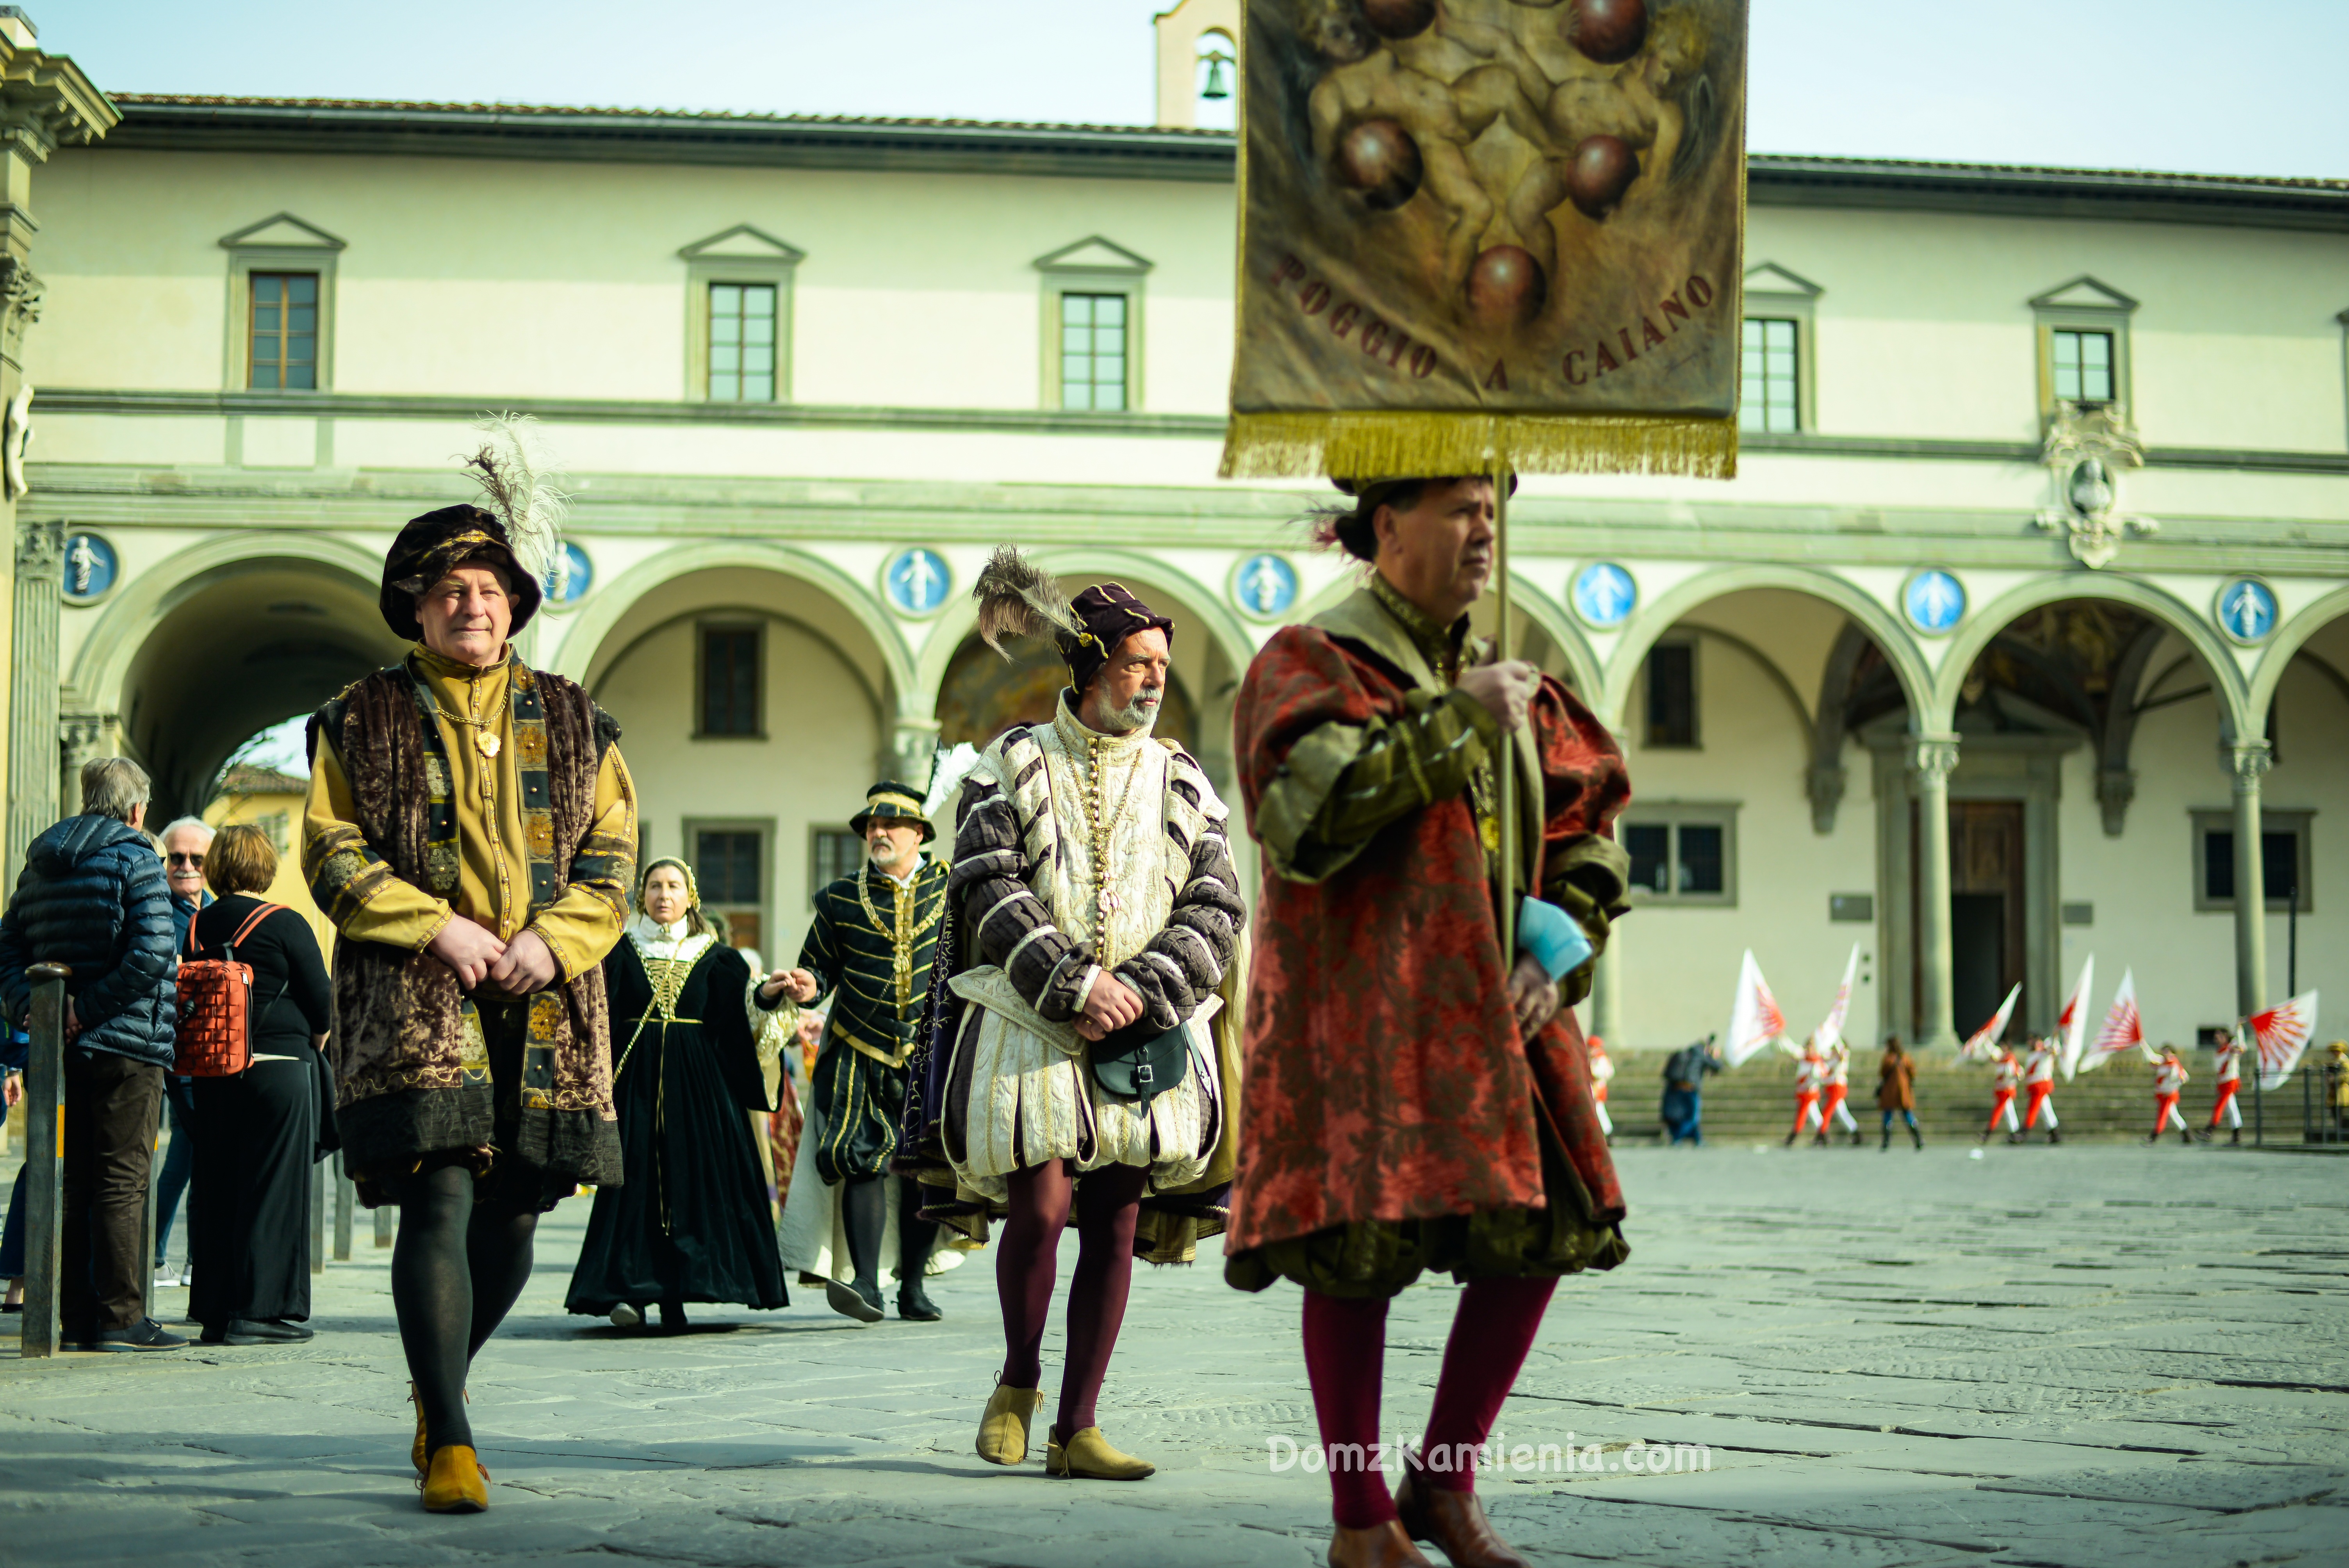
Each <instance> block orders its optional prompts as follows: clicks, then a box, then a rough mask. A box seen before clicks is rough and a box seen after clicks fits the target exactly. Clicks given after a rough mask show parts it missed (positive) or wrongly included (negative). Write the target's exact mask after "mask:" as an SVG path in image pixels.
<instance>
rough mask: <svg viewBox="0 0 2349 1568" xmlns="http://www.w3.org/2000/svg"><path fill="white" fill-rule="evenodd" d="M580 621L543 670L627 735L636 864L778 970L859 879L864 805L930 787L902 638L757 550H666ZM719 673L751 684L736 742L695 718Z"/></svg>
mask: <svg viewBox="0 0 2349 1568" xmlns="http://www.w3.org/2000/svg"><path fill="white" fill-rule="evenodd" d="M573 619H574V624H572V625H570V626H568V627H565V628H562V631H563V641H562V645H561V648H560V652H559V653H558V654H557V655H556V657H555V659H554V667H556V668H557V669H559V670H561V671H562V672H563V673H564V674H565V675H568V676H572V677H573V678H574V679H576V680H579V681H581V682H582V683H583V684H584V685H585V686H587V688H588V690H589V691H590V692H591V693H593V694H594V695H595V699H596V701H597V702H598V703H600V704H601V705H602V706H603V707H605V708H606V709H607V710H608V711H610V712H611V713H612V714H613V716H614V717H616V718H617V719H618V720H619V722H620V724H621V727H622V737H621V741H620V746H621V751H622V754H623V755H624V756H625V757H626V758H627V762H628V767H629V770H630V772H631V774H632V775H633V776H634V778H635V781H636V799H637V811H638V825H639V831H640V835H641V843H642V845H643V847H644V850H645V851H646V853H647V855H648V856H650V855H672V854H673V855H679V856H682V857H683V858H684V859H685V860H686V861H687V863H688V864H689V865H691V866H693V867H694V869H695V872H696V874H697V875H698V877H699V878H700V880H701V884H702V885H701V891H702V894H703V899H704V902H705V903H707V904H708V905H709V907H710V908H712V909H713V910H716V911H718V912H719V913H723V914H724V915H725V916H726V917H727V920H728V922H729V925H730V933H729V934H730V937H731V938H732V939H733V940H734V941H735V942H736V943H737V944H739V945H743V946H750V947H755V948H757V949H758V950H759V952H760V954H761V956H762V957H771V958H773V959H774V960H775V961H777V962H779V963H780V962H786V961H788V960H789V958H790V956H791V955H792V954H794V953H796V952H798V950H799V944H800V942H801V939H802V936H803V935H804V934H805V927H806V923H807V918H808V911H809V896H810V895H811V894H812V892H813V890H814V888H815V887H816V886H818V885H820V884H821V883H823V882H828V881H830V880H831V879H832V878H833V877H835V876H837V875H840V874H842V873H843V872H844V871H846V870H848V869H851V867H853V865H854V859H855V856H854V840H853V838H851V837H850V836H849V835H848V834H847V832H846V825H847V822H848V820H849V819H850V817H851V816H853V815H854V812H855V811H856V810H857V808H858V806H859V805H860V804H861V803H862V801H863V800H864V793H865V790H866V789H868V788H869V787H870V786H871V785H872V783H873V782H874V779H880V778H896V777H910V779H912V781H913V782H914V783H915V784H916V786H917V787H918V786H919V785H921V784H922V783H923V782H925V781H926V777H927V773H926V769H927V767H928V761H929V750H930V747H929V735H930V732H929V730H928V728H927V727H926V726H925V725H922V724H920V723H918V722H915V721H917V720H918V719H919V718H920V717H921V716H920V715H918V714H911V715H909V714H908V712H907V711H906V709H907V704H908V694H909V692H910V691H911V690H912V685H911V681H912V676H911V669H912V660H911V658H910V656H909V655H907V652H906V650H905V645H904V642H903V640H902V638H901V637H900V636H899V635H898V634H897V631H896V628H895V625H894V624H892V622H891V620H890V618H889V617H888V616H887V615H886V614H885V613H884V612H883V611H881V609H880V608H879V605H878V603H877V601H876V599H875V597H874V595H871V594H869V593H865V592H864V591H863V590H862V589H861V588H860V587H859V585H858V584H856V583H854V582H853V581H852V580H850V579H849V578H848V577H847V576H846V575H845V574H844V573H840V572H839V571H837V570H836V569H833V568H831V567H829V566H827V565H825V564H824V563H823V562H819V561H816V560H815V559H813V558H812V557H810V556H808V555H805V554H803V553H802V552H799V551H797V550H794V549H792V548H790V547H788V546H776V545H773V544H771V542H765V541H756V540H708V541H702V542H695V543H691V544H687V545H684V546H683V547H681V548H678V549H673V550H665V551H663V552H661V553H659V554H658V555H657V556H654V557H652V558H650V559H648V560H646V561H644V562H641V563H639V564H638V565H637V566H636V567H635V568H634V569H632V570H630V571H626V572H623V573H618V574H616V577H615V579H614V581H613V582H612V583H611V584H610V586H609V587H607V588H605V589H602V590H599V591H598V593H596V594H595V596H594V597H593V598H591V599H590V600H589V601H588V602H587V603H585V604H584V605H583V606H582V607H581V610H580V611H579V612H577V613H575V614H574V617H573ZM705 628H707V629H708V630H709V632H711V633H719V632H725V633H732V632H742V633H747V634H750V636H749V637H748V639H747V640H738V639H736V638H734V637H731V636H728V637H726V638H725V639H724V640H723V641H722V642H720V641H713V640H711V639H710V638H709V637H706V636H705V635H704V629H705ZM720 658H724V659H726V660H727V661H729V664H730V666H731V667H732V668H734V669H735V670H737V671H740V672H742V673H744V674H746V675H748V674H750V673H752V672H755V681H756V686H755V689H756V694H757V700H756V704H755V707H750V708H747V709H742V708H738V709H736V710H735V714H736V716H738V717H740V718H741V719H742V720H743V721H744V722H742V723H741V724H740V725H739V726H738V725H736V724H733V723H730V722H726V721H725V719H724V716H722V715H718V716H714V715H712V714H711V712H710V711H709V710H708V709H705V708H704V707H702V705H701V701H700V697H701V695H702V678H703V676H704V674H705V665H706V664H707V662H708V661H710V660H717V659H720ZM745 658H747V660H748V661H749V662H748V663H747V664H736V663H733V661H735V660H740V659H745ZM843 846H845V847H843Z"/></svg>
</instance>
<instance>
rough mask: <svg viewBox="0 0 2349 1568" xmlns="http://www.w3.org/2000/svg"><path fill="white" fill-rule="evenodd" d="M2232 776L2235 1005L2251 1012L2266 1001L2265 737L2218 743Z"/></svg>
mask: <svg viewBox="0 0 2349 1568" xmlns="http://www.w3.org/2000/svg"><path fill="white" fill-rule="evenodd" d="M2220 756H2221V757H2222V758H2224V759H2225V761H2226V763H2227V769H2228V771H2229V772H2230V773H2232V774H2233V775H2234V778H2235V1011H2236V1013H2237V1014H2238V1015H2240V1016H2242V1017H2246V1018H2248V1017H2250V1016H2251V1015H2252V1014H2254V1013H2256V1012H2258V1011H2259V1010H2260V1009H2261V1008H2262V1007H2264V1006H2267V995H2268V886H2267V869H2266V862H2265V861H2264V859H2263V858H2262V857H2261V854H2260V826H2261V824H2260V779H2261V776H2262V775H2264V774H2265V773H2266V772H2267V770H2268V769H2269V767H2270V766H2271V764H2272V762H2273V760H2274V758H2273V757H2272V755H2271V752H2270V751H2269V748H2268V743H2267V742H2266V741H2265V740H2264V739H2261V740H2250V741H2240V740H2239V741H2233V742H2230V744H2228V745H2227V746H2225V747H2223V748H2220Z"/></svg>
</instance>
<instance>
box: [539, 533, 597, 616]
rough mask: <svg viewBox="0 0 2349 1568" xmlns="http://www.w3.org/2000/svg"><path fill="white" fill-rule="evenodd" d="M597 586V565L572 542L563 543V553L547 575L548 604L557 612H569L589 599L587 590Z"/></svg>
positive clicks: (565, 541) (556, 559)
mask: <svg viewBox="0 0 2349 1568" xmlns="http://www.w3.org/2000/svg"><path fill="white" fill-rule="evenodd" d="M594 586H595V562H592V561H590V560H588V559H587V552H585V551H584V550H582V549H580V548H579V546H578V545H576V544H574V543H573V542H571V541H570V540H567V539H566V540H564V542H563V553H562V554H561V555H559V556H557V557H556V558H555V561H554V566H552V567H551V568H549V569H548V571H547V573H546V603H547V604H548V605H549V607H551V608H553V609H556V610H568V609H569V608H571V606H572V605H574V604H576V603H579V601H580V600H582V599H585V597H587V590H588V589H590V588H593V587H594Z"/></svg>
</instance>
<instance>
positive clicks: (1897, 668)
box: [1599, 563, 1933, 729]
mask: <svg viewBox="0 0 2349 1568" xmlns="http://www.w3.org/2000/svg"><path fill="white" fill-rule="evenodd" d="M1756 588H1777V589H1783V590H1785V591H1788V592H1791V593H1803V594H1807V595H1808V596H1810V597H1812V598H1815V599H1818V600H1820V601H1822V602H1824V603H1828V604H1831V605H1833V606H1834V607H1835V608H1837V609H1838V610H1841V611H1842V612H1843V613H1844V614H1847V615H1848V616H1849V617H1850V618H1851V619H1852V621H1853V622H1854V623H1855V624H1857V625H1858V626H1859V627H1860V628H1861V629H1862V630H1863V631H1865V632H1866V633H1867V634H1868V637H1869V638H1870V639H1871V640H1872V641H1873V642H1874V643H1875V645H1877V647H1878V649H1879V650H1881V651H1882V653H1883V655H1884V658H1885V662H1886V663H1888V664H1889V665H1891V666H1892V671H1893V674H1894V675H1895V676H1897V677H1898V678H1899V682H1900V690H1901V695H1902V696H1904V697H1905V698H1906V699H1907V700H1908V704H1909V713H1910V715H1911V716H1912V719H1913V716H1917V715H1920V714H1921V713H1923V712H1925V711H1926V710H1927V709H1926V705H1927V703H1928V702H1929V701H1930V694H1931V692H1932V689H1933V677H1932V673H1931V671H1930V670H1929V669H1928V668H1927V667H1926V665H1925V661H1924V658H1923V656H1922V655H1920V653H1919V651H1918V648H1917V645H1916V642H1915V640H1914V639H1913V638H1911V637H1910V636H1909V634H1908V632H1907V631H1906V630H1905V629H1904V628H1903V627H1902V626H1901V625H1900V624H1899V622H1898V621H1897V620H1896V619H1894V617H1893V614H1892V612H1891V611H1890V609H1889V608H1888V607H1887V606H1886V605H1884V604H1883V603H1879V602H1878V600H1877V599H1875V598H1874V597H1872V596H1871V595H1870V594H1868V593H1867V592H1866V591H1865V590H1863V589H1861V588H1859V587H1857V585H1855V584H1853V583H1849V582H1847V581H1846V580H1845V579H1843V578H1841V577H1837V576H1836V575H1834V574H1833V573H1826V572H1816V571H1812V570H1809V569H1806V568H1804V567H1798V566H1777V565H1764V564H1758V563H1755V564H1744V565H1738V566H1730V567H1723V568H1720V569H1718V570H1715V571H1712V572H1704V573H1698V574H1697V575H1696V576H1694V577H1692V578H1690V579H1688V580H1687V581H1686V582H1684V583H1676V584H1674V585H1673V586H1672V587H1671V588H1669V589H1667V590H1666V591H1664V592H1663V593H1660V594H1658V595H1657V596H1656V598H1655V600H1654V602H1653V603H1650V604H1647V605H1644V606H1642V607H1641V608H1640V610H1638V611H1637V612H1635V613H1634V614H1633V615H1632V617H1631V621H1630V624H1629V625H1627V626H1626V627H1625V628H1624V631H1623V635H1622V639H1621V640H1620V641H1619V642H1618V643H1617V644H1616V645H1615V648H1614V651H1613V652H1612V653H1610V654H1609V655H1608V659H1607V665H1606V675H1605V680H1606V685H1605V687H1604V694H1605V704H1604V706H1603V707H1600V709H1599V717H1601V718H1602V719H1604V720H1605V721H1606V722H1607V724H1608V725H1609V727H1611V728H1617V729H1619V728H1620V727H1621V726H1622V722H1623V707H1624V705H1625V704H1626V703H1628V702H1629V701H1630V696H1631V688H1632V685H1633V683H1634V679H1635V677H1636V676H1638V674H1639V670H1640V663H1641V661H1643V660H1644V659H1646V657H1647V656H1648V650H1649V649H1650V648H1651V647H1653V646H1654V645H1655V644H1656V641H1657V639H1658V638H1660V637H1661V636H1662V635H1663V634H1665V633H1666V632H1668V631H1670V630H1671V628H1672V626H1673V625H1674V624H1677V623H1678V622H1679V621H1680V620H1681V618H1682V616H1684V615H1686V614H1689V613H1690V612H1691V611H1692V610H1695V609H1697V608H1698V607H1699V606H1701V605H1703V604H1705V603H1710V602H1711V601H1713V600H1715V599H1720V598H1725V597H1727V596H1728V595H1729V594H1732V593H1745V592H1748V591H1750V590H1753V589H1756ZM1795 707H1796V708H1797V709H1798V710H1802V709H1804V708H1805V705H1804V704H1803V702H1802V701H1801V699H1800V698H1799V696H1798V697H1797V698H1796V699H1795ZM1809 717H1810V716H1809V715H1808V714H1807V712H1806V723H1808V722H1809Z"/></svg>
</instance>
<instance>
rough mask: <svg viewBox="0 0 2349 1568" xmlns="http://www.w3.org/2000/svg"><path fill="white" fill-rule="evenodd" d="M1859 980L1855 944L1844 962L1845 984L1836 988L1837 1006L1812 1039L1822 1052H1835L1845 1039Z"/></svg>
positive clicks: (1828, 1013) (1857, 947) (1832, 1008)
mask: <svg viewBox="0 0 2349 1568" xmlns="http://www.w3.org/2000/svg"><path fill="white" fill-rule="evenodd" d="M1858 978H1859V944H1858V943H1857V942H1855V943H1853V944H1851V956H1850V957H1849V958H1847V959H1846V960H1844V965H1843V984H1842V985H1838V986H1837V987H1836V999H1835V1006H1832V1007H1830V1008H1828V1009H1827V1016H1826V1022H1825V1023H1823V1024H1821V1025H1820V1026H1819V1032H1818V1033H1817V1034H1816V1035H1813V1036H1812V1037H1811V1043H1812V1044H1814V1045H1816V1046H1817V1047H1818V1048H1819V1049H1820V1050H1821V1051H1831V1050H1834V1049H1835V1048H1836V1042H1837V1041H1838V1040H1840V1039H1842V1038H1843V1025H1844V1020H1845V1019H1846V1018H1848V1017H1849V1016H1851V987H1852V982H1853V981H1855V980H1857V979H1858Z"/></svg>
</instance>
